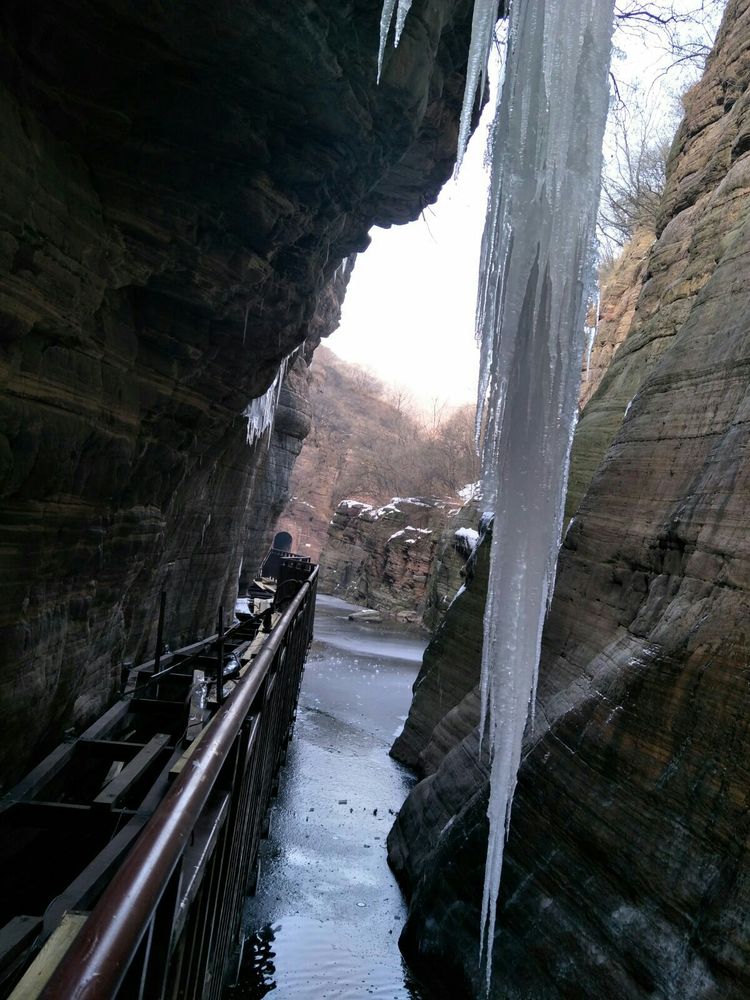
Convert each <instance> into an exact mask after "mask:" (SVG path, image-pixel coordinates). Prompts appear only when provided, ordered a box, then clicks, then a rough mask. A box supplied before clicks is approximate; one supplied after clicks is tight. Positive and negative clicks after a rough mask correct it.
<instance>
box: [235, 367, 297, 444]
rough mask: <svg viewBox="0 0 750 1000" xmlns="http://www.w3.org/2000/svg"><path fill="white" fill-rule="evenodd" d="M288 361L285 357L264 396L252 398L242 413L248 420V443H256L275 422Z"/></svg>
mask: <svg viewBox="0 0 750 1000" xmlns="http://www.w3.org/2000/svg"><path fill="white" fill-rule="evenodd" d="M288 362H289V359H288V358H285V359H284V360H283V361H282V362H281V365H280V366H279V370H278V371H277V372H276V378H275V379H274V380H273V382H272V383H271V384H270V385H269V387H268V389H266V391H265V392H264V393H263V395H262V396H257V397H256V398H255V399H252V400H251V401H250V402H249V403H248V405H247V406H246V407H245V411H244V413H243V414H242V415H243V417H245V419H246V420H247V443H248V444H254V443H255V442H256V441H257V440H258V439H259V438H260V437H262V436H263V435H264V434H265V433H266V431H267V430H269V429H270V427H271V426H272V424H273V419H274V417H275V416H276V407H277V406H278V403H279V396H280V395H281V386H282V383H283V381H284V379H285V377H286V371H287V367H288Z"/></svg>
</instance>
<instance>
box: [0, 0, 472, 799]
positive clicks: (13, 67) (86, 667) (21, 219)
mask: <svg viewBox="0 0 750 1000" xmlns="http://www.w3.org/2000/svg"><path fill="white" fill-rule="evenodd" d="M380 6H381V5H380V3H379V0H347V2H344V3H341V2H338V0H337V2H333V0H318V2H304V3H303V2H301V0H299V2H298V0H294V2H291V3H288V4H284V5H279V4H278V3H270V2H268V0H259V2H249V0H240V2H238V3H234V4H216V3H208V2H207V0H197V2H195V3H192V4H190V5H189V6H188V7H184V6H179V7H175V6H173V5H159V4H148V5H143V4H139V3H134V2H132V0H102V2H101V3H98V4H95V5H90V4H89V5H86V4H82V3H80V0H55V2H54V3H53V2H51V0H39V2H36V3H34V4H31V5H30V4H28V3H24V2H21V0H9V2H7V3H4V4H3V5H2V10H0V125H1V126H2V133H3V136H4V153H3V155H2V158H0V190H1V191H2V195H1V196H0V267H1V271H0V323H1V324H2V327H1V329H2V335H1V339H0V385H2V399H1V400H0V506H1V507H2V513H1V524H2V527H0V552H1V553H2V574H1V576H0V719H2V724H3V749H2V758H1V759H0V780H5V779H9V778H12V777H13V776H15V775H17V774H18V773H19V772H20V771H21V770H22V769H23V767H24V765H25V764H26V762H27V761H28V760H29V759H30V758H32V757H34V756H39V755H40V754H41V753H42V752H43V751H44V749H45V748H46V747H48V746H49V745H50V743H51V742H53V741H55V740H56V739H58V738H59V735H60V733H61V732H62V730H63V729H64V728H65V727H67V726H71V725H77V724H80V723H82V722H84V721H85V720H86V719H87V718H89V717H90V716H91V714H92V713H93V712H95V711H97V710H98V709H100V708H101V707H102V706H103V705H104V704H105V703H106V702H107V700H108V699H110V698H111V697H112V696H113V694H114V693H115V690H116V685H117V679H118V677H119V672H120V663H121V661H122V660H123V658H125V657H128V658H137V657H140V656H143V655H145V654H146V653H147V652H148V651H150V650H152V648H153V634H154V624H155V617H156V616H155V609H156V607H157V603H158V594H159V591H160V590H161V589H162V588H165V589H166V590H167V594H168V603H167V638H168V640H169V642H170V643H172V644H175V643H182V642H185V641H187V640H190V639H192V638H194V637H195V636H196V635H197V634H199V633H200V632H202V631H204V630H206V629H207V628H210V627H211V626H212V623H213V621H214V620H215V614H216V609H217V606H218V604H219V603H220V602H222V601H223V603H224V604H225V605H231V604H232V602H233V599H234V596H235V594H236V589H237V579H238V573H239V569H240V561H241V559H242V558H243V555H244V558H245V560H249V562H250V563H252V562H253V560H254V559H257V558H258V556H259V555H260V553H259V552H257V551H256V552H255V553H254V552H253V548H254V547H256V545H257V544H259V542H258V540H259V538H260V535H262V534H263V531H258V530H257V523H258V521H259V520H262V518H263V517H264V516H265V515H260V514H259V513H258V505H259V504H260V506H261V507H262V506H263V504H264V503H265V501H264V500H263V497H262V496H260V494H259V489H261V487H260V483H261V480H262V478H263V477H264V476H265V475H266V473H265V472H263V471H262V466H263V463H268V462H269V457H268V452H267V450H266V448H267V441H266V440H264V439H260V440H256V441H253V442H252V443H250V444H248V442H247V440H246V425H245V420H244V419H243V411H244V409H245V407H246V406H247V404H248V402H249V401H250V400H251V399H253V398H256V397H259V396H260V395H261V394H263V393H264V392H265V391H266V390H267V389H268V387H269V386H270V384H271V383H272V381H273V379H274V378H275V376H276V373H277V371H278V369H279V365H280V362H281V360H282V359H283V358H285V357H287V356H288V355H289V354H290V353H291V352H292V351H294V350H295V349H297V348H298V347H299V346H300V345H301V344H302V343H303V342H304V341H305V339H306V338H307V337H310V338H311V340H312V342H313V343H314V342H315V341H316V339H319V337H320V335H321V333H322V332H325V330H321V329H320V324H318V323H316V322H315V317H316V309H317V307H318V303H319V302H320V301H321V297H323V298H325V297H326V296H327V295H328V292H327V289H328V288H329V287H330V281H331V279H332V278H333V277H334V274H335V272H336V270H337V269H338V267H339V264H340V262H341V260H342V259H343V258H347V257H349V256H351V255H352V254H353V253H355V252H356V251H359V250H362V249H364V248H365V246H366V245H367V240H368V238H367V231H368V229H369V228H370V226H371V225H373V224H374V223H377V224H380V225H389V224H392V223H399V222H405V221H407V220H409V219H411V218H414V217H415V216H416V215H417V214H418V213H419V211H421V209H422V208H423V206H424V205H425V204H426V203H428V202H430V201H431V200H433V199H434V198H435V197H436V195H437V192H438V190H439V188H440V186H441V184H442V183H443V181H444V180H445V179H446V177H447V176H448V174H449V173H450V171H451V169H452V166H453V159H454V155H455V141H456V123H457V116H458V109H459V105H460V101H461V96H462V91H463V82H464V73H465V60H466V51H467V43H468V37H469V31H470V19H471V4H470V3H469V2H468V0H435V2H432V3H430V4H429V5H422V6H420V7H419V8H417V9H415V10H414V11H413V12H412V15H411V17H410V18H409V20H408V22H407V26H406V30H405V32H404V36H403V38H402V41H401V44H400V46H399V48H398V49H397V50H395V51H389V52H388V54H387V56H386V62H385V68H384V72H383V76H382V79H381V82H380V85H379V86H376V85H375V76H376V65H375V63H376V54H377V48H378V44H377V40H378V24H379V18H380ZM321 309H322V307H321ZM333 309H334V312H335V303H334V307H333ZM320 311H321V310H318V315H319V314H320ZM322 311H323V312H325V310H324V309H323V310H322ZM323 326H325V322H323ZM290 385H291V383H289V384H288V388H289V387H290ZM283 433H286V432H283ZM287 436H288V437H292V438H293V437H294V433H290V434H288V435H287ZM287 444H290V442H289V441H287ZM281 464H282V465H283V464H284V463H283V462H282V463H281ZM266 488H267V486H263V487H262V489H263V490H265V489H266ZM248 519H249V520H250V521H251V522H252V523H251V525H250V528H248ZM253 532H255V537H256V541H252V538H253ZM248 539H250V542H248Z"/></svg>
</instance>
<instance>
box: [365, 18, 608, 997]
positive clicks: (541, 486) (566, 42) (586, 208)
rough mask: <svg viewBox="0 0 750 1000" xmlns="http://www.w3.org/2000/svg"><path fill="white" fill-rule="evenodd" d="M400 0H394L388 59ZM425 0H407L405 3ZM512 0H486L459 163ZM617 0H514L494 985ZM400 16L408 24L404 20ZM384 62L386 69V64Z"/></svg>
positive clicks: (503, 138) (499, 382)
mask: <svg viewBox="0 0 750 1000" xmlns="http://www.w3.org/2000/svg"><path fill="white" fill-rule="evenodd" d="M394 7H395V0H384V3H383V13H382V18H381V37H380V52H379V60H378V65H379V67H380V66H381V65H382V59H383V53H384V51H385V45H386V41H387V36H388V31H389V28H390V24H391V20H392V16H393V10H394ZM408 7H409V3H404V2H402V0H399V14H401V13H402V9H403V8H405V9H403V17H405V16H406V11H408ZM497 7H498V4H497V0H475V3H474V18H473V22H472V37H471V46H470V52H469V59H468V72H467V85H466V91H465V94H464V106H463V111H462V115H461V126H460V133H461V137H460V140H459V151H458V158H459V161H460V159H461V156H462V155H463V150H464V146H465V142H466V138H467V136H468V132H469V125H470V120H471V111H472V107H473V104H474V99H475V97H476V92H477V90H478V89H480V88H482V87H483V85H484V79H485V73H486V65H487V58H488V55H489V51H490V46H491V42H492V34H493V29H494V20H495V15H496V13H497ZM612 8H613V0H512V3H511V4H510V27H509V31H508V54H507V57H506V64H505V78H504V83H503V89H502V94H501V97H500V101H499V103H498V107H497V110H496V115H495V121H494V124H493V129H492V148H491V151H490V159H491V164H492V176H491V182H490V200H489V205H488V211H487V221H486V224H485V232H484V237H483V241H482V264H481V274H480V288H479V300H478V304H477V335H478V338H479V341H480V349H481V360H480V382H479V412H478V418H477V426H478V427H482V428H483V431H484V446H483V469H484V483H483V492H484V497H485V500H486V501H487V505H488V506H490V505H491V506H493V507H494V511H495V517H494V529H493V539H492V552H491V569H490V580H489V588H488V594H487V604H486V610H485V619H484V649H483V654H482V721H481V730H482V733H485V732H486V731H487V730H488V731H489V742H490V751H491V760H492V763H491V772H490V804H489V809H488V815H489V820H490V836H489V844H488V851H487V863H486V869H485V884H484V893H483V899H482V932H481V946H480V947H481V949H482V951H484V949H485V948H486V952H485V962H486V975H487V989H488V991H489V985H490V978H491V969H492V945H493V941H494V935H495V916H496V910H497V897H498V893H499V889H500V875H501V870H502V862H503V851H504V847H505V839H506V836H507V831H508V824H509V821H510V812H511V806H512V802H513V793H514V791H515V785H516V776H517V773H518V767H519V764H520V760H521V746H522V741H523V735H524V730H525V728H526V723H527V721H528V719H529V713H530V711H531V712H533V706H534V701H535V696H536V678H537V670H538V665H539V654H540V648H541V636H542V627H543V624H544V617H545V614H546V611H547V607H548V603H549V600H550V599H551V595H552V588H553V584H554V574H555V566H556V562H557V552H558V548H559V544H560V538H561V532H562V518H563V507H564V500H565V492H566V488H567V477H568V460H569V457H570V446H571V443H572V439H573V431H574V428H575V420H576V410H577V407H576V403H577V396H578V386H579V382H580V375H581V359H582V354H583V346H584V336H583V334H584V325H585V316H586V304H587V301H588V300H589V292H590V289H591V288H592V287H593V249H594V233H595V218H596V209H597V204H598V197H599V179H600V173H601V150H602V141H603V138H604V126H605V122H606V117H607V101H608V72H607V71H608V68H609V57H610V45H611V33H612V20H613V19H612ZM403 17H400V18H399V25H398V29H397V34H400V29H401V28H402V27H403ZM378 75H379V74H378Z"/></svg>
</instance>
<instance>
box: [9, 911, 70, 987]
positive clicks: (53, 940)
mask: <svg viewBox="0 0 750 1000" xmlns="http://www.w3.org/2000/svg"><path fill="white" fill-rule="evenodd" d="M87 919H88V913H66V914H65V916H64V917H63V919H62V922H61V923H60V926H59V927H58V928H57V930H56V931H55V932H54V934H53V935H52V936H51V937H50V939H49V940H48V941H47V943H46V944H45V946H44V947H43V948H42V950H41V951H40V952H39V954H38V955H37V956H36V958H35V959H34V961H33V962H32V963H31V965H30V966H29V968H28V969H27V970H26V974H25V975H24V977H23V979H21V981H20V982H19V983H18V985H17V986H16V988H15V989H14V990H13V992H12V993H11V995H10V997H9V1000H37V998H38V997H39V996H40V995H41V993H42V990H43V989H44V987H45V986H46V985H47V983H48V982H49V979H50V977H51V976H52V973H53V972H54V971H55V969H56V968H57V966H58V965H59V964H60V960H61V959H62V957H63V955H64V954H65V953H66V951H67V950H68V948H69V947H70V946H71V944H72V943H73V942H74V941H75V939H76V938H77V937H78V934H79V932H80V930H81V928H82V927H83V925H84V924H85V923H86V920H87Z"/></svg>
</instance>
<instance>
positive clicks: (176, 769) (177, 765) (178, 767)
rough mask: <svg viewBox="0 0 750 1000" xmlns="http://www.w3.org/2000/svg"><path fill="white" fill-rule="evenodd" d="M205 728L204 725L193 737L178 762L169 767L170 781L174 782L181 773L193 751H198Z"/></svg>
mask: <svg viewBox="0 0 750 1000" xmlns="http://www.w3.org/2000/svg"><path fill="white" fill-rule="evenodd" d="M207 728H208V725H205V726H204V727H203V729H201V731H200V732H199V733H198V735H197V736H196V737H195V739H194V740H193V742H192V743H191V744H190V746H189V747H188V748H187V749H186V750H185V753H184V754H183V755H182V756H181V757H180V758H179V759H178V760H176V761H175V762H174V764H173V765H172V766H171V768H170V769H169V779H170V781H174V779H175V778H176V777H177V775H178V774H179V773H180V771H182V769H183V768H184V767H185V765H186V764H187V762H188V761H189V760H190V758H191V757H192V756H193V754H194V753H195V751H196V750H197V749H198V747H199V745H200V742H201V740H202V739H203V737H204V735H205V733H206V730H207Z"/></svg>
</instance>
